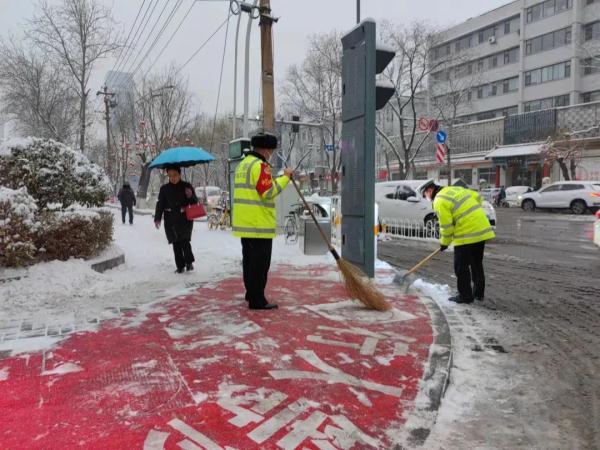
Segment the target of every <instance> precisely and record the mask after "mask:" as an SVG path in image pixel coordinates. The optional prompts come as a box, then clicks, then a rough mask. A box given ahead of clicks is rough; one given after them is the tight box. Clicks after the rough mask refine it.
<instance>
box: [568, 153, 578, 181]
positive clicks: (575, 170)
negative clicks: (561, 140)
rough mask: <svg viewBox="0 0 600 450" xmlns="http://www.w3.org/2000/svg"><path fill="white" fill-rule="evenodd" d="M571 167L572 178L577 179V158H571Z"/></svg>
mask: <svg viewBox="0 0 600 450" xmlns="http://www.w3.org/2000/svg"><path fill="white" fill-rule="evenodd" d="M569 165H570V169H571V180H576V179H577V165H576V164H575V160H574V159H573V158H571V162H570V164H569Z"/></svg>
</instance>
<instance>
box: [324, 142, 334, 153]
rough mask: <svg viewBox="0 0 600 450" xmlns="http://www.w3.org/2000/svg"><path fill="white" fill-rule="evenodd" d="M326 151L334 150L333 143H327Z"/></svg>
mask: <svg viewBox="0 0 600 450" xmlns="http://www.w3.org/2000/svg"><path fill="white" fill-rule="evenodd" d="M325 151H326V152H332V151H333V144H325Z"/></svg>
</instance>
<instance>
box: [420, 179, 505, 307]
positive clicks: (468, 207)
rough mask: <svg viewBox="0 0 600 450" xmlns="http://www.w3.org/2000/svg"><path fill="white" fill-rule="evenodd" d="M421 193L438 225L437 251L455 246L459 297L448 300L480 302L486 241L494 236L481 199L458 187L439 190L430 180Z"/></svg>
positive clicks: (455, 270)
mask: <svg viewBox="0 0 600 450" xmlns="http://www.w3.org/2000/svg"><path fill="white" fill-rule="evenodd" d="M420 191H421V193H422V194H423V196H424V197H426V198H427V199H428V200H429V201H431V202H433V210H434V211H435V213H436V214H437V217H438V221H439V224H440V249H441V250H442V251H444V250H446V249H447V248H448V246H449V245H450V244H452V243H453V244H454V273H455V274H456V282H457V287H458V295H456V296H453V297H450V299H449V300H450V301H452V302H456V303H473V300H474V299H475V300H480V301H483V298H484V291H485V273H484V271H483V253H484V250H485V241H487V240H489V239H493V238H494V237H495V236H496V235H495V234H494V229H493V228H492V226H491V225H490V221H489V220H488V218H487V216H486V214H485V211H484V210H483V208H482V207H481V205H482V203H483V197H482V196H481V195H480V194H479V193H477V192H475V191H472V190H471V189H465V188H462V187H459V186H448V187H441V186H439V185H437V184H436V183H435V182H434V181H433V180H430V181H428V182H426V183H425V184H424V185H423V186H421V188H420ZM471 282H472V285H471Z"/></svg>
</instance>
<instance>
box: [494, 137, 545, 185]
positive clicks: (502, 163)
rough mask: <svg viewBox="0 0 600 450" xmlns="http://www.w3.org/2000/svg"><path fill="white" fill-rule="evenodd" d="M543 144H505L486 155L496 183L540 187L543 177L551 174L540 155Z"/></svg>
mask: <svg viewBox="0 0 600 450" xmlns="http://www.w3.org/2000/svg"><path fill="white" fill-rule="evenodd" d="M541 148H542V144H539V143H537V144H525V145H505V146H499V147H496V148H495V149H494V150H492V151H491V152H490V153H488V154H487V155H486V159H488V160H491V162H492V169H493V170H494V172H495V183H494V184H495V185H496V187H499V186H505V187H510V186H531V187H533V188H535V189H538V188H539V187H540V186H541V185H542V179H543V178H544V177H547V176H550V168H549V167H548V166H547V165H546V164H544V161H543V159H542V157H541V155H540V152H541Z"/></svg>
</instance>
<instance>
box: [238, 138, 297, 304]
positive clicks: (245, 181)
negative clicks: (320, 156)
mask: <svg viewBox="0 0 600 450" xmlns="http://www.w3.org/2000/svg"><path fill="white" fill-rule="evenodd" d="M250 142H251V144H252V147H253V151H251V152H249V153H248V154H247V155H246V156H245V157H244V159H243V160H242V162H241V163H240V165H239V166H238V167H237V169H236V171H235V181H234V191H233V235H234V236H237V237H240V238H242V257H243V267H244V286H245V288H246V301H247V302H248V306H249V308H250V309H275V308H277V305H276V304H273V303H269V302H268V301H267V299H266V298H265V287H266V285H267V275H268V273H269V267H270V265H271V250H272V244H273V238H274V237H275V230H276V227H277V221H276V218H275V197H277V196H278V195H279V194H280V193H281V192H282V191H283V190H284V189H285V187H286V186H287V184H288V183H289V181H290V177H291V176H292V175H293V173H294V171H293V170H292V169H289V168H286V169H284V171H283V172H284V175H283V176H280V177H277V178H275V179H274V178H273V177H272V175H271V165H270V164H269V159H270V158H271V156H272V155H273V153H274V152H275V149H276V148H277V137H275V136H274V135H272V134H270V133H259V134H256V135H254V136H253V137H252V139H251V141H250Z"/></svg>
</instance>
